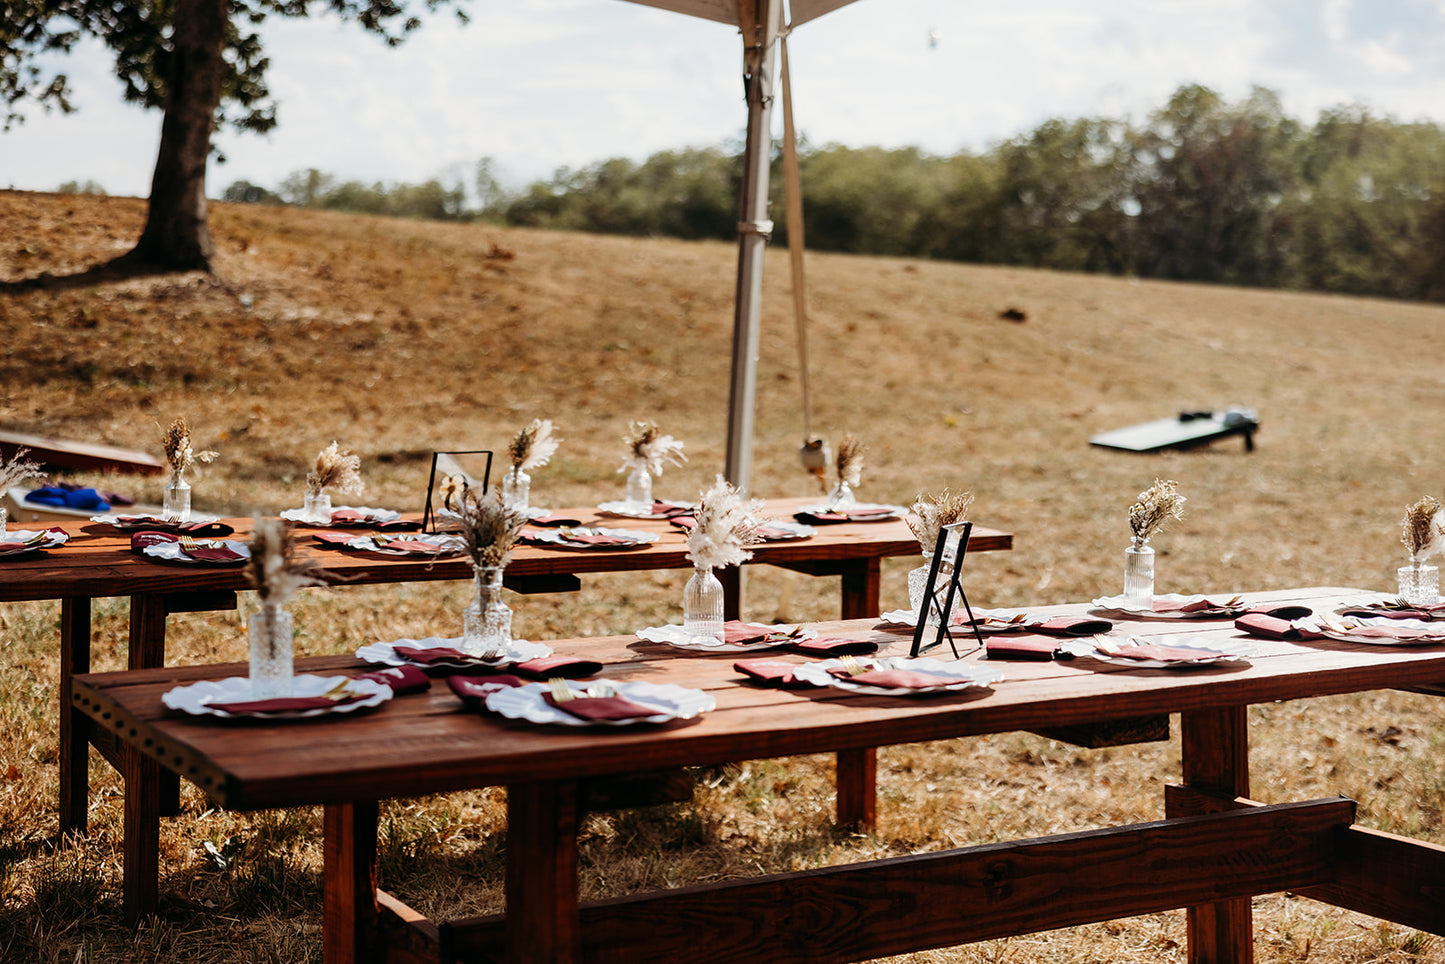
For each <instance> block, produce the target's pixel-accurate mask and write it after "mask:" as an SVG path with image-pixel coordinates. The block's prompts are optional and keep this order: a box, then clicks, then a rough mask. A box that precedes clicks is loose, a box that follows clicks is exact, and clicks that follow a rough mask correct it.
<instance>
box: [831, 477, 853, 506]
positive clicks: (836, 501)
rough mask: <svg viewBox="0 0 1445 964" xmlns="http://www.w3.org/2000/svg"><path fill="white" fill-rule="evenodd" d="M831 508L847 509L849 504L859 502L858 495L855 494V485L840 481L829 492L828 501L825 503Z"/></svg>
mask: <svg viewBox="0 0 1445 964" xmlns="http://www.w3.org/2000/svg"><path fill="white" fill-rule="evenodd" d="M825 504H826V505H827V507H828V508H829V509H846V508H848V507H849V506H853V505H857V504H858V497H857V496H856V495H854V494H853V487H852V486H851V485H849V484H848V483H847V482H839V483H838V484H837V485H835V486H834V487H833V491H832V492H829V493H828V501H827V503H825Z"/></svg>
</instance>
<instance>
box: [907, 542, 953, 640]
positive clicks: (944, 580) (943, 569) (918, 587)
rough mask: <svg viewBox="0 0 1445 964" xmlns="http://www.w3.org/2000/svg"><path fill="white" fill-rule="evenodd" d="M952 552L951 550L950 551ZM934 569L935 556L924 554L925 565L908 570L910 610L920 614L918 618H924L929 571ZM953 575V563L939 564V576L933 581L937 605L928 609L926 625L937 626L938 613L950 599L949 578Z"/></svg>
mask: <svg viewBox="0 0 1445 964" xmlns="http://www.w3.org/2000/svg"><path fill="white" fill-rule="evenodd" d="M950 551H951V550H950ZM932 567H933V554H932V553H931V552H925V553H924V554H923V565H921V566H919V567H918V568H917V569H910V570H908V608H909V609H911V610H913V611H914V612H915V613H918V618H919V619H923V618H924V612H923V603H924V600H923V591H924V590H925V589H926V588H927V587H928V570H929V569H931V568H932ZM952 575H953V563H951V562H941V563H939V564H938V575H937V576H936V577H935V578H934V580H933V598H934V599H935V600H936V601H937V603H936V605H933V606H930V607H928V613H927V620H928V621H927V622H926V623H925V625H928V626H937V625H938V613H939V610H941V609H942V608H943V604H944V602H945V601H946V600H947V599H948V578H949V577H950V576H952Z"/></svg>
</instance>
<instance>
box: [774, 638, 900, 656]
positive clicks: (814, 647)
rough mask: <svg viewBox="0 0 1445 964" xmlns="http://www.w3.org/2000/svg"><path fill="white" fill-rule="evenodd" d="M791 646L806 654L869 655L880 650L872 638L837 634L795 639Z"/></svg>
mask: <svg viewBox="0 0 1445 964" xmlns="http://www.w3.org/2000/svg"><path fill="white" fill-rule="evenodd" d="M789 648H790V649H792V650H793V651H794V652H797V653H803V654H804V655H806V656H868V655H871V654H873V653H876V652H878V644H877V643H875V642H871V641H870V640H866V639H842V638H840V637H837V636H822V637H819V638H817V639H799V640H794V642H793V644H792V646H791V647H789Z"/></svg>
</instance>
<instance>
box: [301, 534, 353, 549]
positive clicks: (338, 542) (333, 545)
mask: <svg viewBox="0 0 1445 964" xmlns="http://www.w3.org/2000/svg"><path fill="white" fill-rule="evenodd" d="M311 538H313V539H315V540H316V541H317V542H319V543H321V544H322V545H323V546H325V547H326V548H328V549H345V548H346V544H347V543H348V542H350V541H351V540H352V539H355V538H356V536H354V535H351V534H350V533H346V532H313V533H312V534H311Z"/></svg>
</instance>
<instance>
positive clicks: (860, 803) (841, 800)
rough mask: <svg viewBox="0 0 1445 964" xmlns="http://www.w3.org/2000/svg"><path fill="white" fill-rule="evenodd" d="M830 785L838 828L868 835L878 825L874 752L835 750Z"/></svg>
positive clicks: (875, 752)
mask: <svg viewBox="0 0 1445 964" xmlns="http://www.w3.org/2000/svg"><path fill="white" fill-rule="evenodd" d="M834 782H835V783H836V784H837V791H836V792H837V797H838V800H837V803H836V807H837V811H838V826H839V827H841V828H842V829H844V830H847V831H850V832H852V833H872V832H873V828H874V827H875V826H877V823H878V791H877V784H878V751H877V750H876V749H874V748H873V747H871V746H870V747H866V748H864V749H861V750H839V751H838V766H837V771H836V774H835V777H834Z"/></svg>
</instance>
